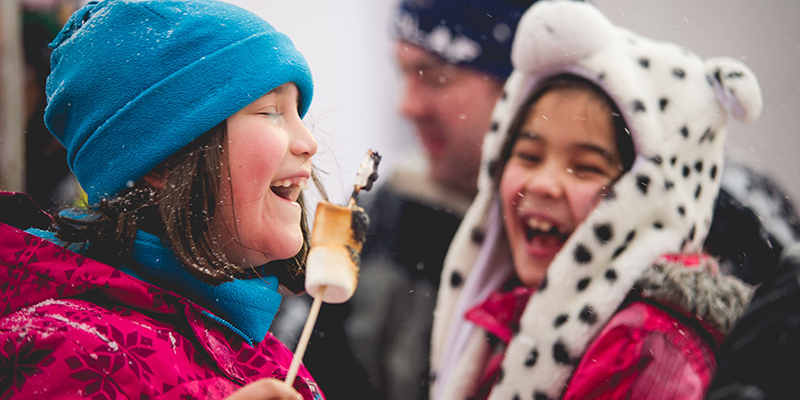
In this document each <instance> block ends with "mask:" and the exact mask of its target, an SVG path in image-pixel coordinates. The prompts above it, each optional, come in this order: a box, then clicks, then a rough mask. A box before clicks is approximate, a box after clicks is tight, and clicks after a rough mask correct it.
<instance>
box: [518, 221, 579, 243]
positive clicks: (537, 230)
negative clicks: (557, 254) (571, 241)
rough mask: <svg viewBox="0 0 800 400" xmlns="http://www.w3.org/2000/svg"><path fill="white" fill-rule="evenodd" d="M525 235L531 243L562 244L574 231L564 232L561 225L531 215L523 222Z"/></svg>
mask: <svg viewBox="0 0 800 400" xmlns="http://www.w3.org/2000/svg"><path fill="white" fill-rule="evenodd" d="M522 226H523V229H524V230H525V237H526V239H527V240H528V242H529V243H531V244H534V245H538V246H542V247H554V246H561V245H562V244H564V242H565V241H566V240H567V238H569V235H570V234H572V232H562V231H561V230H560V229H559V227H558V226H557V225H555V224H553V223H552V222H550V221H545V220H541V219H538V218H535V217H530V218H528V219H527V220H526V221H524V223H523V224H522Z"/></svg>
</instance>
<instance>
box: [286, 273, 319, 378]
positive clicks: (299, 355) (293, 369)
mask: <svg viewBox="0 0 800 400" xmlns="http://www.w3.org/2000/svg"><path fill="white" fill-rule="evenodd" d="M326 288H327V287H326V286H322V287H320V288H319V293H317V297H315V298H314V302H313V303H311V310H310V311H309V312H308V318H307V319H306V324H305V326H303V333H301V334H300V341H299V342H297V349H295V351H294V356H293V357H292V364H291V365H289V372H288V373H287V375H286V380H285V381H284V382H286V383H287V384H288V385H289V386H293V385H294V378H296V377H297V371H298V370H299V369H300V362H301V361H303V354H305V352H306V347H307V346H308V339H309V338H310V337H311V331H313V330H314V324H316V322H317V315H319V308H320V307H321V306H322V296H323V295H324V294H325V289H326Z"/></svg>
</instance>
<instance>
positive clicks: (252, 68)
mask: <svg viewBox="0 0 800 400" xmlns="http://www.w3.org/2000/svg"><path fill="white" fill-rule="evenodd" d="M50 46H51V47H52V48H53V49H54V50H53V54H52V58H51V67H52V71H51V73H50V76H49V77H48V79H47V101H48V104H47V109H46V111H45V124H46V125H47V128H48V129H49V130H50V132H51V133H52V134H53V135H54V136H55V137H56V138H58V140H59V141H60V142H61V143H62V144H63V145H64V147H66V148H67V163H68V164H69V167H70V168H71V169H72V171H73V172H74V173H75V176H76V177H77V178H78V182H79V183H80V185H81V187H82V188H83V190H84V191H86V193H87V195H88V200H89V202H90V203H94V202H97V201H98V200H100V199H102V198H105V197H111V196H114V195H116V194H117V193H119V191H120V190H122V189H124V188H125V187H127V186H131V184H132V183H133V182H134V181H136V180H138V179H140V178H141V177H143V176H144V175H145V174H147V172H148V171H150V170H151V169H152V168H153V167H155V166H156V165H158V164H159V163H160V162H162V161H164V160H165V159H167V158H168V157H169V156H170V155H172V154H173V153H175V152H176V151H178V150H180V149H181V148H182V147H184V146H186V145H187V144H189V143H190V142H192V141H193V140H195V139H197V138H198V137H200V136H201V135H202V134H203V133H205V132H207V131H209V130H211V129H212V128H214V127H215V126H216V125H218V124H219V123H221V122H222V121H224V120H225V119H226V118H228V117H229V116H231V115H232V114H234V113H236V112H237V111H239V110H241V109H242V108H243V107H245V106H246V105H248V104H250V103H251V102H253V101H254V100H256V99H258V98H259V97H261V96H263V95H264V94H266V93H268V92H269V91H271V90H272V89H274V88H276V87H278V86H280V85H282V84H284V83H287V82H294V83H295V84H296V85H297V88H298V89H299V91H300V96H301V98H300V107H299V112H300V116H301V117H302V116H304V115H305V113H306V111H308V107H309V105H310V103H311V98H312V95H313V82H312V78H311V72H310V70H309V68H308V64H307V63H306V61H305V59H304V58H303V56H302V55H301V54H300V53H299V52H298V51H297V50H296V49H295V48H294V45H293V44H292V42H291V40H290V39H289V38H288V37H287V36H286V35H284V34H282V33H280V32H278V31H276V30H275V29H274V28H273V27H272V26H271V25H270V24H268V23H267V22H266V21H264V20H263V19H262V18H260V17H258V16H257V15H255V14H253V13H251V12H249V11H246V10H244V9H242V8H239V7H237V6H234V5H231V4H228V3H223V2H219V1H213V0H106V1H101V2H96V1H93V2H90V3H89V4H87V5H86V6H85V7H83V8H81V9H80V10H78V11H76V12H75V13H74V14H73V15H72V17H71V18H70V19H69V21H68V22H67V23H66V25H65V26H64V28H63V29H62V30H61V32H60V33H59V34H58V36H57V37H56V39H55V40H54V41H53V43H51V45H50Z"/></svg>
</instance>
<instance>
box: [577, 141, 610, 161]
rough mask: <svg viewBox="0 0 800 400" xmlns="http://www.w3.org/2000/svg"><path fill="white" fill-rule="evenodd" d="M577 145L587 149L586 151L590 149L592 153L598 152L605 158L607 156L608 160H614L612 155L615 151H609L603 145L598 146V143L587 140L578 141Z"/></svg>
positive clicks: (581, 148)
mask: <svg viewBox="0 0 800 400" xmlns="http://www.w3.org/2000/svg"><path fill="white" fill-rule="evenodd" d="M575 147H577V148H578V149H580V150H585V151H589V152H592V153H597V154H599V155H600V156H602V157H603V158H605V159H606V161H608V162H613V161H614V160H613V158H612V155H613V154H614V151H609V150H608V149H604V148H603V147H600V146H598V145H596V144H594V143H586V142H584V143H578V144H577V145H575Z"/></svg>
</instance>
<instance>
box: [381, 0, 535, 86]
mask: <svg viewBox="0 0 800 400" xmlns="http://www.w3.org/2000/svg"><path fill="white" fill-rule="evenodd" d="M535 2H536V0H403V1H401V3H400V9H399V10H398V13H397V16H396V18H395V22H394V30H395V34H396V35H397V37H398V38H399V39H401V40H404V41H406V42H409V43H411V44H414V45H416V46H419V47H421V48H423V49H425V50H427V51H430V52H432V53H434V54H436V55H438V56H439V57H441V58H443V59H444V60H445V61H447V62H448V63H450V64H455V65H463V66H467V67H471V68H474V69H477V70H479V71H482V72H484V73H487V74H489V75H491V76H494V77H495V78H498V79H500V80H505V79H506V78H508V76H509V75H511V70H512V69H513V68H512V66H511V42H512V40H513V39H514V32H515V31H516V29H517V23H518V22H519V19H520V17H521V16H522V13H523V12H524V11H525V10H526V9H527V8H528V7H529V6H530V5H531V4H533V3H535Z"/></svg>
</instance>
